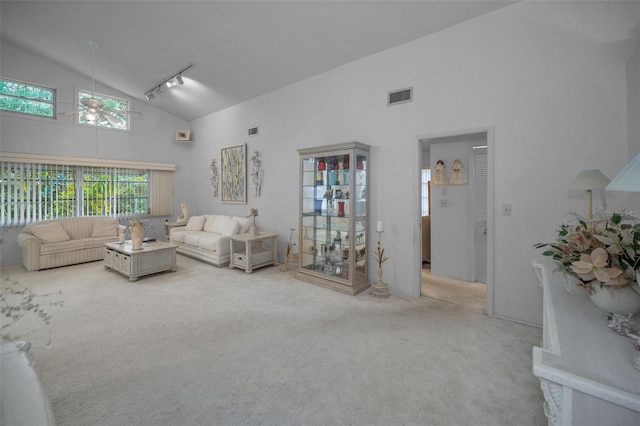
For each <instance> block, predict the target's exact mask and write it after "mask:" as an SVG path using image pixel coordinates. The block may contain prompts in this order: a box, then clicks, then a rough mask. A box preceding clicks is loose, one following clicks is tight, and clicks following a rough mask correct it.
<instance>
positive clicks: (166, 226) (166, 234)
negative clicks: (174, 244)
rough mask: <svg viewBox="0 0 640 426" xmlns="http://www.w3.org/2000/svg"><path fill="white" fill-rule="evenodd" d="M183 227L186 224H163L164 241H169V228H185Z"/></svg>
mask: <svg viewBox="0 0 640 426" xmlns="http://www.w3.org/2000/svg"><path fill="white" fill-rule="evenodd" d="M185 225H186V223H179V222H165V223H164V239H165V240H166V241H169V239H170V235H169V233H170V232H171V228H175V227H177V226H185Z"/></svg>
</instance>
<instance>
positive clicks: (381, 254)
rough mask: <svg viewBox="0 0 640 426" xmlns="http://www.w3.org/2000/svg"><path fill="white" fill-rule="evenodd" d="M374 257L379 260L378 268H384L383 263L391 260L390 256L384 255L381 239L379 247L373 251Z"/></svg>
mask: <svg viewBox="0 0 640 426" xmlns="http://www.w3.org/2000/svg"><path fill="white" fill-rule="evenodd" d="M373 257H374V258H375V259H376V262H378V268H382V264H383V263H384V262H386V261H387V260H389V257H388V256H385V255H384V248H383V247H382V244H380V240H378V249H377V250H376V251H375V252H374V253H373Z"/></svg>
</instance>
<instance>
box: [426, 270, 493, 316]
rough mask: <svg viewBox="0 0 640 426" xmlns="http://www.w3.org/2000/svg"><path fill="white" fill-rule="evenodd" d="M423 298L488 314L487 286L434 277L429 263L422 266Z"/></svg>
mask: <svg viewBox="0 0 640 426" xmlns="http://www.w3.org/2000/svg"><path fill="white" fill-rule="evenodd" d="M421 294H422V295H423V296H427V297H431V298H433V299H438V300H444V301H447V302H451V303H455V304H457V305H464V306H466V307H468V308H473V309H477V310H479V311H481V312H484V313H486V312H487V285H486V284H485V283H480V282H467V281H460V280H456V279H453V278H447V277H441V276H438V275H433V274H432V273H431V268H430V266H429V264H428V263H423V264H422V289H421Z"/></svg>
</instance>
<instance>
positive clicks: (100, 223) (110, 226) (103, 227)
mask: <svg viewBox="0 0 640 426" xmlns="http://www.w3.org/2000/svg"><path fill="white" fill-rule="evenodd" d="M117 236H118V219H113V220H103V219H100V220H97V221H96V222H94V224H93V232H92V233H91V238H100V237H117Z"/></svg>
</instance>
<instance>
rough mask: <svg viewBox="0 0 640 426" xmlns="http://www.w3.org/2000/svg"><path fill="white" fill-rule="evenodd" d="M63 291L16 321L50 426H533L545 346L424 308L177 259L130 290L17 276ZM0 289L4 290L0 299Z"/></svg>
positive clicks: (70, 273)
mask: <svg viewBox="0 0 640 426" xmlns="http://www.w3.org/2000/svg"><path fill="white" fill-rule="evenodd" d="M0 272H1V273H2V275H3V278H4V277H6V276H10V277H11V278H12V279H15V280H17V281H19V282H20V283H21V284H22V285H25V286H28V287H30V288H32V289H33V290H34V291H35V292H37V293H45V292H51V291H62V294H61V295H60V296H53V297H54V298H60V299H62V300H64V306H63V307H61V308H57V307H52V308H50V309H48V310H49V311H50V313H51V314H52V315H53V319H52V321H51V330H52V339H53V346H52V348H51V349H45V348H44V347H43V346H44V344H45V343H46V341H47V335H46V332H45V331H43V330H41V329H40V330H38V329H37V328H38V325H39V323H38V322H37V321H35V320H33V319H25V320H23V321H20V322H19V323H17V324H16V325H15V327H14V330H13V332H14V333H17V334H20V333H29V332H30V331H32V330H36V331H34V332H33V333H30V334H29V335H28V336H27V339H28V340H31V341H32V343H33V346H34V347H33V349H32V351H31V352H32V354H33V357H34V360H35V368H36V370H37V372H38V374H39V376H40V379H41V381H42V383H43V386H44V389H45V391H46V393H47V395H48V396H49V398H50V399H51V403H52V406H53V410H54V413H55V416H56V421H57V423H58V424H59V425H61V426H64V425H83V426H84V425H237V424H241V425H254V424H264V425H275V424H278V425H289V424H295V425H516V424H517V425H543V424H546V423H547V421H546V418H545V416H544V414H543V410H542V404H543V397H542V393H541V391H540V388H539V382H538V381H537V380H536V378H535V377H534V376H533V374H532V373H531V353H532V346H534V345H537V344H538V343H539V342H540V339H541V330H539V329H537V328H533V327H528V326H524V325H521V324H515V323H510V322H507V321H503V320H499V319H495V318H489V317H487V316H486V315H483V314H482V313H481V312H479V311H478V310H476V309H470V308H467V307H465V306H462V305H456V304H452V303H448V302H445V301H439V300H433V299H431V298H427V297H421V298H416V299H410V298H404V297H400V296H397V295H393V296H392V297H391V298H389V299H375V298H373V297H371V296H369V295H368V292H365V293H363V294H360V295H358V296H356V297H352V296H346V295H343V294H339V293H336V292H333V291H330V290H327V289H324V288H321V287H316V286H313V285H311V284H308V283H305V282H302V281H298V280H296V279H294V278H293V273H292V272H288V273H287V272H281V271H280V267H279V266H278V267H269V268H263V269H260V270H256V271H255V272H254V273H253V274H251V275H248V274H245V273H244V272H243V271H240V270H237V269H234V270H230V269H228V268H216V267H213V266H210V265H207V264H204V263H202V262H199V261H196V260H192V259H189V258H186V257H183V256H180V255H179V256H178V271H177V272H173V273H164V274H158V275H154V276H150V277H146V278H142V279H140V280H139V281H137V282H134V283H132V282H129V281H128V280H127V279H126V278H124V277H122V276H120V275H118V274H117V273H114V272H113V271H109V270H105V269H104V268H103V266H102V263H101V262H94V263H89V264H83V265H77V266H71V267H65V268H58V269H53V270H48V271H40V272H31V273H26V272H24V270H23V269H22V267H21V266H10V267H4V268H2V269H1V270H0ZM4 284H5V283H4V280H3V285H4Z"/></svg>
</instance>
